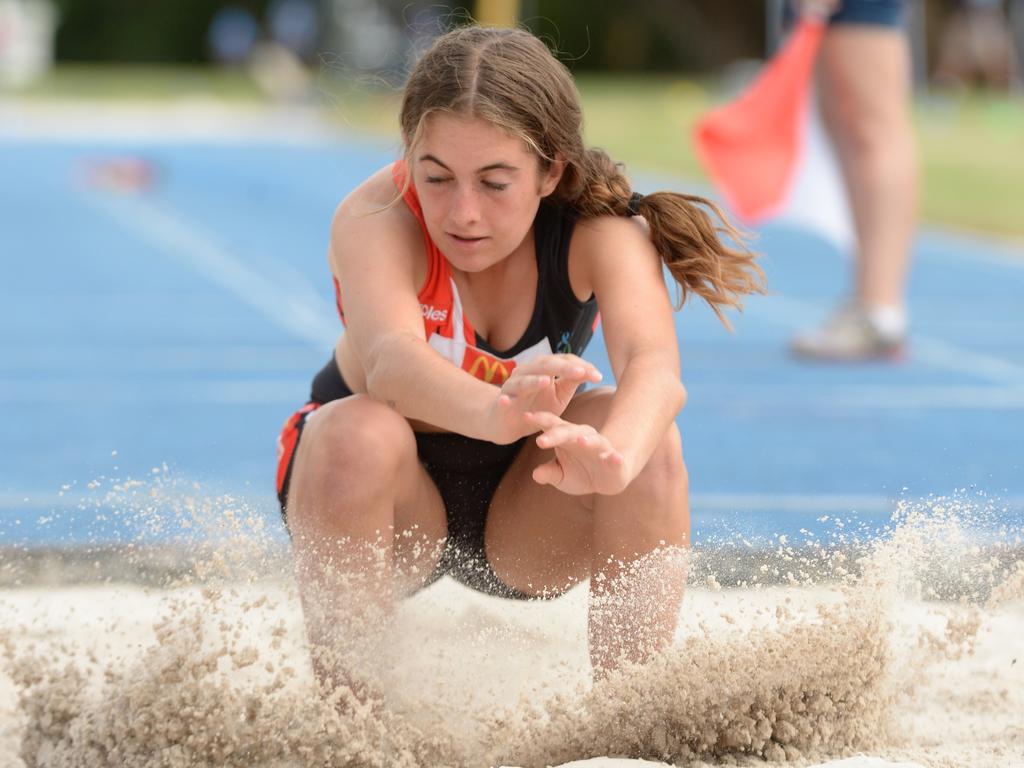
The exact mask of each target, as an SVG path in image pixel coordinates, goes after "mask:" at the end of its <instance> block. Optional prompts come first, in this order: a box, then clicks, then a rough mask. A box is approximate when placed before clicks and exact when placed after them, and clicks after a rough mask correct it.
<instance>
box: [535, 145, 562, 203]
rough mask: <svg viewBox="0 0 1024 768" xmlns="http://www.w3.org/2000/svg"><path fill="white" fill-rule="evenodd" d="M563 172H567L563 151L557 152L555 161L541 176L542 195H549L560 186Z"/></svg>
mask: <svg viewBox="0 0 1024 768" xmlns="http://www.w3.org/2000/svg"><path fill="white" fill-rule="evenodd" d="M563 173H565V157H564V156H563V155H562V154H561V153H557V154H556V155H555V160H554V162H552V163H551V166H550V167H549V168H548V170H547V171H546V172H545V173H544V174H543V175H542V176H541V180H540V196H541V197H547V196H548V195H550V194H551V193H552V192H554V191H555V189H556V188H557V187H558V182H560V181H561V180H562V174H563Z"/></svg>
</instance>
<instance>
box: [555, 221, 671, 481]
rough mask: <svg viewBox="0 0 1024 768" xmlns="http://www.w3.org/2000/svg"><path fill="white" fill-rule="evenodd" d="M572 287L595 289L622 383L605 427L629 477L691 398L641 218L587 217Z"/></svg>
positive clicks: (573, 258)
mask: <svg viewBox="0 0 1024 768" xmlns="http://www.w3.org/2000/svg"><path fill="white" fill-rule="evenodd" d="M570 274H571V277H572V278H573V284H574V287H577V288H579V289H582V290H581V292H582V293H586V291H587V289H590V290H592V291H593V293H594V294H595V295H596V297H597V303H598V306H599V307H600V308H601V325H602V329H603V332H604V339H605V343H606V346H607V349H608V357H609V360H610V361H611V365H612V370H613V372H614V374H615V380H616V383H617V386H618V389H617V390H616V393H615V396H614V398H613V399H612V404H611V410H610V412H609V414H608V417H607V420H606V421H605V423H604V426H603V427H602V428H601V430H600V432H601V435H603V436H604V437H605V438H606V439H607V440H608V442H609V443H610V444H611V445H612V446H613V447H614V449H615V450H616V451H618V453H619V454H621V456H622V460H623V461H622V468H623V470H624V476H625V478H624V479H625V481H626V483H627V484H628V483H629V482H630V481H632V479H633V478H634V477H636V476H637V475H638V474H639V473H640V470H642V469H643V468H644V466H645V465H646V463H647V461H648V459H649V458H650V457H651V455H652V454H653V453H654V450H655V448H656V447H657V446H658V444H659V442H660V441H661V440H662V438H663V437H664V435H665V432H666V431H667V430H668V428H669V426H670V425H671V424H672V422H673V421H674V420H675V418H676V416H677V415H678V413H679V411H680V409H681V408H682V407H683V404H684V403H685V401H686V390H685V388H684V387H683V384H682V382H681V381H680V372H679V351H678V341H677V339H676V333H675V324H674V322H673V316H672V312H673V310H672V301H671V298H670V296H669V292H668V288H667V286H666V285H665V280H664V278H663V274H662V260H661V258H660V257H659V255H658V253H657V251H656V250H655V248H654V246H653V245H652V243H651V241H650V239H649V236H648V233H647V228H646V225H645V224H644V223H643V221H642V220H640V219H633V218H627V217H623V216H616V217H600V218H596V219H591V220H589V221H584V222H581V223H580V224H579V225H578V227H577V230H576V234H575V235H574V237H573V243H572V246H571V251H570Z"/></svg>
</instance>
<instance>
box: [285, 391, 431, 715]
mask: <svg viewBox="0 0 1024 768" xmlns="http://www.w3.org/2000/svg"><path fill="white" fill-rule="evenodd" d="M287 513H288V522H289V528H290V530H291V533H292V541H293V547H294V551H295V559H296V568H297V575H298V582H299V591H300V596H301V599H302V607H303V613H304V615H305V619H306V628H307V632H308V635H309V640H310V648H311V651H312V656H313V666H314V671H315V672H316V675H317V678H318V680H319V681H320V682H321V683H322V684H323V685H324V686H325V689H326V690H328V691H331V690H333V689H334V688H336V687H337V686H338V684H340V683H346V684H349V685H350V686H354V687H356V688H358V687H359V686H360V685H363V683H361V682H359V681H355V680H353V678H352V675H353V674H356V673H357V672H358V671H359V670H365V669H366V663H367V662H368V660H369V659H371V658H375V657H376V656H377V655H378V654H379V646H378V642H379V638H380V634H381V631H382V630H383V628H384V626H385V624H386V620H387V617H388V615H389V613H390V610H391V607H392V605H393V601H394V597H395V594H396V592H397V593H404V592H408V591H411V590H412V589H415V588H416V587H417V586H419V585H420V584H422V583H423V581H424V580H425V579H426V578H427V577H429V575H430V574H431V572H432V571H433V569H434V566H435V565H436V563H437V560H438V557H439V554H440V548H441V542H442V540H443V539H444V537H445V535H446V523H445V512H444V504H443V503H442V501H441V498H440V495H439V494H438V492H437V489H436V488H435V487H434V484H433V482H432V481H431V480H430V478H429V476H428V475H427V473H426V470H424V469H423V467H422V465H421V464H420V463H419V460H418V458H417V454H416V439H415V435H414V434H413V431H412V429H411V428H410V427H409V424H408V422H406V420H405V419H404V418H403V417H402V416H400V415H399V414H397V413H395V412H394V411H393V410H391V409H390V408H388V407H386V406H385V405H383V404H381V403H378V402H376V401H374V400H372V399H370V398H368V397H365V396H362V395H353V396H351V397H346V398H344V399H342V400H336V401H334V402H331V403H328V404H326V405H324V406H322V407H321V408H319V409H318V410H317V411H316V412H315V413H314V415H313V416H312V417H310V418H309V420H308V421H307V423H306V425H305V427H304V428H303V432H302V437H301V440H300V441H299V446H298V449H297V453H296V456H295V463H294V465H293V468H292V476H291V483H290V485H289V489H288V503H287ZM356 693H357V695H366V692H365V691H359V690H356Z"/></svg>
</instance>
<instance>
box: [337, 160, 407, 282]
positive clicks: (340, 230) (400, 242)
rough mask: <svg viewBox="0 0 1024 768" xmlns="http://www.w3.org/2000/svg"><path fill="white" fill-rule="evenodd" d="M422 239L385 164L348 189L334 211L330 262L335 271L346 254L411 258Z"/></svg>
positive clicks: (389, 169)
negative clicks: (390, 254)
mask: <svg viewBox="0 0 1024 768" xmlns="http://www.w3.org/2000/svg"><path fill="white" fill-rule="evenodd" d="M422 239H423V236H422V233H421V231H420V226H419V222H418V220H417V219H416V216H415V215H414V214H413V213H412V211H410V210H409V207H408V206H407V205H406V204H405V202H404V201H403V200H402V198H401V195H400V190H399V189H398V188H397V187H396V186H395V182H394V180H393V179H392V176H391V166H390V165H388V166H385V167H384V168H381V169H380V170H378V171H377V172H376V173H374V174H373V175H372V176H370V177H369V178H368V179H367V180H366V181H364V182H363V183H362V184H360V185H359V186H358V187H356V188H355V189H354V190H352V192H350V193H349V194H348V195H347V196H346V197H345V199H343V200H342V201H341V203H340V204H339V205H338V207H337V208H336V209H335V212H334V218H333V219H332V221H331V254H330V258H331V263H332V266H334V267H335V269H337V266H338V261H339V260H343V259H344V258H345V257H346V255H347V254H350V253H353V252H359V253H365V252H366V250H367V249H375V250H380V251H387V252H395V251H398V252H405V253H408V254H409V255H410V256H412V255H415V254H416V253H418V251H419V250H422Z"/></svg>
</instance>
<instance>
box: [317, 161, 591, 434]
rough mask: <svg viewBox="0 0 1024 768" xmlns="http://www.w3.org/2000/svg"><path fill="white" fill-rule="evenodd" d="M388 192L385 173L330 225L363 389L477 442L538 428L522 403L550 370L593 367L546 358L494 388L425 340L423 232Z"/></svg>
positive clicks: (540, 390)
mask: <svg viewBox="0 0 1024 768" xmlns="http://www.w3.org/2000/svg"><path fill="white" fill-rule="evenodd" d="M393 195H394V185H393V183H392V182H391V181H390V175H389V174H388V175H387V176H383V175H382V174H378V175H377V176H375V177H374V178H373V179H371V180H370V181H369V182H368V183H367V184H366V185H364V187H361V188H360V189H359V190H357V191H356V192H354V193H353V194H352V195H350V196H349V198H347V199H346V200H345V201H344V202H343V203H342V204H341V206H339V208H338V211H337V213H336V214H335V217H334V221H333V223H332V227H331V245H330V252H329V260H330V263H331V268H332V270H333V271H334V274H335V276H336V277H337V278H338V281H339V283H340V284H341V286H342V291H343V295H342V300H343V306H344V310H345V319H346V326H347V330H346V334H347V336H348V340H347V342H346V343H347V344H351V345H352V347H353V350H354V352H355V354H356V357H357V358H358V359H359V361H360V363H361V365H362V368H363V372H364V374H365V377H366V392H367V394H368V395H369V396H371V397H373V398H374V399H376V400H379V401H381V402H383V403H386V404H388V405H389V406H391V407H392V408H394V409H395V410H397V411H398V412H399V413H400V414H402V415H403V416H405V417H406V418H408V419H415V420H417V421H422V422H425V423H428V424H433V425H434V426H437V427H439V428H442V429H446V430H449V431H452V432H457V433H459V434H463V435H467V436H469V437H475V438H478V439H483V440H490V441H493V442H498V443H510V442H513V441H514V440H517V439H518V438H520V437H522V436H523V435H526V434H530V433H531V432H534V431H536V427H535V426H534V425H532V424H531V423H529V422H528V421H527V420H526V419H525V418H524V416H523V410H524V407H525V406H524V405H523V404H524V403H529V402H532V401H534V400H535V398H536V397H537V396H538V395H544V394H545V393H546V392H551V393H553V391H554V389H555V387H554V384H553V381H554V377H556V376H558V377H560V380H561V381H563V382H567V381H576V382H577V383H579V382H581V381H583V380H595V378H596V377H597V376H598V374H597V372H596V369H594V368H593V367H592V366H589V365H582V364H581V363H582V361H579V360H578V358H572V357H571V356H552V357H550V358H546V359H543V360H539V361H534V363H532V364H531V365H529V366H521V368H522V369H523V370H520V369H519V368H517V369H516V371H515V372H514V374H513V376H512V377H511V378H510V379H509V380H508V381H507V382H506V383H505V385H504V386H503V387H502V388H499V387H497V386H495V385H493V384H488V383H486V382H483V381H481V380H479V379H477V378H475V377H473V376H470V375H469V374H467V373H466V372H465V371H463V370H461V369H460V368H458V367H456V366H454V365H452V364H451V363H450V362H449V361H447V360H445V359H444V358H442V357H441V356H440V355H439V354H438V353H437V352H435V351H434V350H433V349H432V348H431V347H430V345H429V344H427V342H426V339H425V338H424V329H423V317H422V314H421V308H420V304H419V299H418V296H417V295H418V290H419V285H418V282H421V281H422V277H421V276H418V275H417V269H416V267H417V264H418V263H421V262H422V260H423V247H424V246H423V240H422V237H423V235H422V232H421V230H420V228H419V225H418V223H417V222H416V221H415V219H414V218H413V217H412V215H411V214H409V213H408V211H406V210H405V209H404V207H403V206H402V205H401V204H399V205H396V206H393V207H391V208H387V209H386V210H381V209H382V208H384V207H385V206H387V204H388V203H389V202H390V201H391V199H392V197H393ZM562 386H563V388H564V386H565V385H564V384H563V385H562ZM569 397H571V393H570V394H569ZM565 399H566V401H567V400H568V397H566V398H565Z"/></svg>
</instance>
